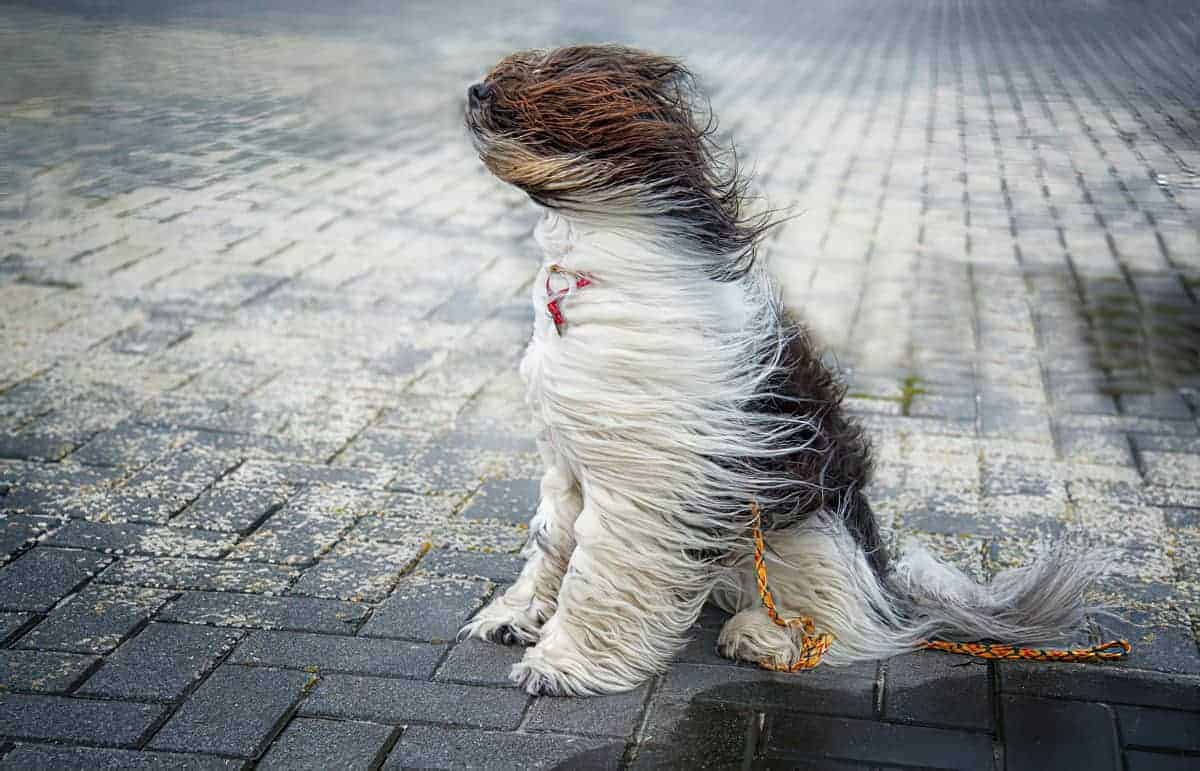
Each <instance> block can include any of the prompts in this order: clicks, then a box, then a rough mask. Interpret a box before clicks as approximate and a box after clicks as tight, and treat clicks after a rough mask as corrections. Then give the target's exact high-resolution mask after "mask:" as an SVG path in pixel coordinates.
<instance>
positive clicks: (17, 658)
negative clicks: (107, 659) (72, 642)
mask: <svg viewBox="0 0 1200 771" xmlns="http://www.w3.org/2000/svg"><path fill="white" fill-rule="evenodd" d="M97 661H99V659H98V658H97V657H95V656H83V655H80V654H76V653H51V652H47V651H20V650H17V651H14V650H0V686H2V688H0V690H9V691H36V692H38V693H65V692H66V691H69V690H71V686H73V685H75V683H77V682H78V681H79V680H80V678H82V677H83V675H84V673H86V672H87V671H88V670H89V669H91V667H92V666H93V665H94V664H95V663H96V662H97Z"/></svg>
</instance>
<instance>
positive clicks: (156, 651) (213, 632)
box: [78, 623, 239, 701]
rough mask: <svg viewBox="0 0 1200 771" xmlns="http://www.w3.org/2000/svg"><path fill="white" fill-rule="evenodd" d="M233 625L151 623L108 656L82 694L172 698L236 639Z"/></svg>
mask: <svg viewBox="0 0 1200 771" xmlns="http://www.w3.org/2000/svg"><path fill="white" fill-rule="evenodd" d="M238 635H239V633H238V632H236V631H234V630H230V629H214V628H211V627H201V626H192V625H188V624H157V623H152V624H148V625H147V626H146V627H145V628H143V629H142V631H141V632H139V633H138V634H137V635H136V636H135V637H132V638H130V639H128V640H126V641H125V642H123V643H121V646H120V647H119V648H117V649H116V650H115V651H113V653H112V654H111V655H109V656H108V657H106V658H105V659H104V663H103V664H102V665H101V666H100V669H99V670H97V671H96V672H95V674H93V675H92V676H91V677H89V678H88V679H87V681H86V682H85V683H84V684H83V685H82V686H80V687H79V691H78V693H79V694H81V695H87V696H99V697H103V698H108V699H128V700H130V701H172V700H174V699H176V698H178V697H179V696H181V695H183V693H184V691H185V690H186V689H187V688H188V686H189V685H191V684H192V683H194V682H195V681H196V680H198V679H200V677H201V676H202V675H204V673H206V672H207V671H208V670H210V669H212V668H213V667H214V666H215V665H216V663H217V661H218V659H219V658H220V656H221V655H222V654H223V653H225V652H226V651H228V650H229V648H230V647H231V646H232V645H233V644H234V642H236V641H237V639H238Z"/></svg>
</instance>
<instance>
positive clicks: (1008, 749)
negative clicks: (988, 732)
mask: <svg viewBox="0 0 1200 771" xmlns="http://www.w3.org/2000/svg"><path fill="white" fill-rule="evenodd" d="M1000 705H1001V709H1002V710H1003V720H1004V738H1005V742H1004V747H1005V752H1004V754H1005V759H1006V762H1007V764H1008V767H1009V768H1086V769H1089V771H1108V769H1113V770H1114V771H1117V769H1120V768H1121V749H1120V747H1119V746H1118V743H1117V730H1116V722H1115V721H1114V720H1113V714H1112V711H1111V709H1109V707H1107V706H1105V705H1103V704H1086V703H1081V702H1071V701H1060V700H1058V699H1035V698H1028V697H1024V696H1003V697H1002V698H1001V700H1000Z"/></svg>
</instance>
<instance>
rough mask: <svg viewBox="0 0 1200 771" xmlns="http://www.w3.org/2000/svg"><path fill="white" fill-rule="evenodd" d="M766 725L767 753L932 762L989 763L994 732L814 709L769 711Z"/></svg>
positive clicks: (952, 764) (965, 765)
mask: <svg viewBox="0 0 1200 771" xmlns="http://www.w3.org/2000/svg"><path fill="white" fill-rule="evenodd" d="M765 730H766V732H767V734H766V741H765V742H764V748H765V754H766V756H767V757H768V758H780V759H785V758H789V759H790V758H792V757H795V756H801V757H805V756H807V757H810V758H811V757H820V758H825V757H829V758H836V759H842V760H854V761H859V762H863V763H888V764H903V765H912V766H924V767H934V768H972V769H974V768H978V769H990V768H991V767H992V738H991V737H990V736H988V735H986V734H979V733H967V732H963V731H950V730H947V729H944V728H925V727H921V726H905V725H896V724H892V723H874V722H869V721H866V720H854V719H851V718H838V717H822V716H817V715H768V718H767V724H766V728H765ZM1010 767H1013V766H1010ZM1016 767H1017V768H1024V767H1025V766H1016ZM1042 767H1050V768H1054V767H1056V766H1042Z"/></svg>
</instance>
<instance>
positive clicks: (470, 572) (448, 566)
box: [421, 549, 525, 584]
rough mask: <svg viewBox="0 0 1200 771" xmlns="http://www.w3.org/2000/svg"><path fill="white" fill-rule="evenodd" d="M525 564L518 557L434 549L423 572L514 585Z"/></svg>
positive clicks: (422, 568)
mask: <svg viewBox="0 0 1200 771" xmlns="http://www.w3.org/2000/svg"><path fill="white" fill-rule="evenodd" d="M524 565H525V560H524V559H523V558H522V557H519V556H517V555H515V554H500V553H494V554H486V553H484V552H476V551H459V550H458V549H432V550H430V552H429V553H428V554H426V555H425V558H424V559H422V560H421V570H422V571H424V572H427V573H436V574H438V575H442V576H451V577H465V578H486V579H488V580H489V581H494V582H496V583H498V584H511V583H512V582H513V581H515V580H516V579H517V576H519V575H520V574H521V568H522V567H523V566H524Z"/></svg>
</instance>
